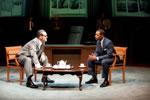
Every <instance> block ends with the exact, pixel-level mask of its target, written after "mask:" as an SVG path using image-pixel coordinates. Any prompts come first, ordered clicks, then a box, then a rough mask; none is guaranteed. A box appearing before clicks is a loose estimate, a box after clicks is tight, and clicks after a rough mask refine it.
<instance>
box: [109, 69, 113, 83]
mask: <svg viewBox="0 0 150 100" xmlns="http://www.w3.org/2000/svg"><path fill="white" fill-rule="evenodd" d="M111 71H112V70H111V68H109V86H111Z"/></svg>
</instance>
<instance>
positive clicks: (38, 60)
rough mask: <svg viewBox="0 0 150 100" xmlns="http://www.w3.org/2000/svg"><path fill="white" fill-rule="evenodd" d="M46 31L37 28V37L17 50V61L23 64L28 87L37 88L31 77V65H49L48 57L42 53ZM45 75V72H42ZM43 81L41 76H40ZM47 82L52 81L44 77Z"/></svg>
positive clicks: (37, 66)
mask: <svg viewBox="0 0 150 100" xmlns="http://www.w3.org/2000/svg"><path fill="white" fill-rule="evenodd" d="M47 38H48V37H47V33H46V31H45V30H42V29H41V30H38V31H37V37H35V38H34V39H32V40H31V41H29V42H28V43H26V44H25V45H24V46H23V48H22V49H21V50H20V51H19V52H18V54H19V55H18V57H17V59H18V62H19V63H20V64H21V65H23V66H24V69H25V73H26V77H27V82H26V86H27V87H30V88H38V86H37V85H35V84H34V83H33V82H32V79H31V77H32V76H33V71H32V65H35V67H36V68H41V67H46V66H49V63H48V58H47V56H46V55H45V53H44V46H45V42H46V41H47ZM43 74H44V75H47V74H46V73H43ZM42 81H43V77H42ZM46 81H47V82H50V83H53V82H54V81H53V80H50V79H49V78H48V77H47V78H46Z"/></svg>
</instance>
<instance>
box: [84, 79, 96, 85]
mask: <svg viewBox="0 0 150 100" xmlns="http://www.w3.org/2000/svg"><path fill="white" fill-rule="evenodd" d="M85 83H86V84H91V83H98V81H97V78H91V79H90V80H89V81H87V82H85Z"/></svg>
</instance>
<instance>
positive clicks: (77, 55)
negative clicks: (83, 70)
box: [45, 45, 96, 66]
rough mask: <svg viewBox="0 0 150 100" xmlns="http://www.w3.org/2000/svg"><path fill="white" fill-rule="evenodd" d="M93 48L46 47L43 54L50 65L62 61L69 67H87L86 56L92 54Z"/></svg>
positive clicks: (70, 46)
mask: <svg viewBox="0 0 150 100" xmlns="http://www.w3.org/2000/svg"><path fill="white" fill-rule="evenodd" d="M95 48H96V46H95V45H46V46H45V53H46V55H47V56H48V60H49V63H51V64H52V65H55V64H57V61H59V60H61V59H63V60H67V64H70V65H71V66H79V64H80V63H84V64H85V65H86V66H87V64H88V55H89V54H91V53H92V52H94V51H95Z"/></svg>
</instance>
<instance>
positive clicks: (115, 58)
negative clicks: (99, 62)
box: [112, 53, 125, 67]
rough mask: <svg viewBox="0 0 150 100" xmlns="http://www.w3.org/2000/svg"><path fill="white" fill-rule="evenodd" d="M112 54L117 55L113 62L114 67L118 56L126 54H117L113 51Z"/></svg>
mask: <svg viewBox="0 0 150 100" xmlns="http://www.w3.org/2000/svg"><path fill="white" fill-rule="evenodd" d="M112 55H113V56H114V57H115V58H114V61H113V63H112V67H114V66H115V64H116V62H117V56H125V54H116V53H113V54H112Z"/></svg>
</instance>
